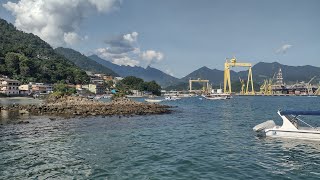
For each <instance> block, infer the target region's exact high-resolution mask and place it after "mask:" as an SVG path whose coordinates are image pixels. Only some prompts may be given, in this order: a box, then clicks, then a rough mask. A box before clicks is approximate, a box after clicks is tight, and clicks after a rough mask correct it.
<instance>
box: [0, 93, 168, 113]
mask: <svg viewBox="0 0 320 180" xmlns="http://www.w3.org/2000/svg"><path fill="white" fill-rule="evenodd" d="M0 108H1V110H19V112H20V113H21V114H24V113H29V114H31V115H54V116H83V117H85V116H98V115H100V116H112V115H147V114H164V113H170V112H171V110H170V106H165V105H159V104H146V103H141V102H136V101H132V100H130V99H126V98H119V99H116V100H113V101H112V102H108V103H105V102H100V101H95V100H89V99H87V98H84V97H73V96H63V97H53V96H51V97H49V98H48V99H47V100H46V101H45V102H44V103H42V104H40V105H11V106H6V107H4V106H1V107H0Z"/></svg>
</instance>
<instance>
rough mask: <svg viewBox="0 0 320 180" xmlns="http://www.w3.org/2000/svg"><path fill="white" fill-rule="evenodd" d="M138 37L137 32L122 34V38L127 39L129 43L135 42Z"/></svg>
mask: <svg viewBox="0 0 320 180" xmlns="http://www.w3.org/2000/svg"><path fill="white" fill-rule="evenodd" d="M137 38H138V33H137V32H132V33H131V34H125V35H123V39H124V40H127V41H129V42H130V43H132V42H136V41H137Z"/></svg>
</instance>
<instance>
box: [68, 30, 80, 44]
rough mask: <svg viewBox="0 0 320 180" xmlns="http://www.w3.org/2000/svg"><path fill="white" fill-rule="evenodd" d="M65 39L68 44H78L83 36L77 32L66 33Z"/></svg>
mask: <svg viewBox="0 0 320 180" xmlns="http://www.w3.org/2000/svg"><path fill="white" fill-rule="evenodd" d="M63 39H64V41H65V42H66V43H67V44H70V45H74V44H77V43H78V42H79V41H81V40H82V38H81V37H80V36H79V35H78V34H77V33H75V32H69V33H64V38H63Z"/></svg>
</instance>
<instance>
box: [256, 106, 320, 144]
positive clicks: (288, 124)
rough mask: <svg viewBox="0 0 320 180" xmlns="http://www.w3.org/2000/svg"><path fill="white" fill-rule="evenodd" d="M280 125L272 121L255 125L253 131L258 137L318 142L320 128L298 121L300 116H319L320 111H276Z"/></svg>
mask: <svg viewBox="0 0 320 180" xmlns="http://www.w3.org/2000/svg"><path fill="white" fill-rule="evenodd" d="M278 114H279V116H280V117H281V118H282V122H283V123H282V125H281V126H277V125H276V124H275V123H274V121H273V120H268V121H266V122H264V123H261V124H258V125H256V126H255V127H254V128H253V130H254V131H255V132H256V133H257V135H258V136H267V137H282V138H294V139H307V140H320V127H313V126H311V125H310V124H308V123H306V122H305V121H304V120H302V119H300V116H320V111H280V110H279V111H278Z"/></svg>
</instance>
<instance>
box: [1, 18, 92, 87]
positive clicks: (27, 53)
mask: <svg viewBox="0 0 320 180" xmlns="http://www.w3.org/2000/svg"><path fill="white" fill-rule="evenodd" d="M0 74H2V75H7V76H9V77H11V78H14V79H18V80H20V81H22V82H30V81H31V82H44V83H54V82H58V81H66V82H69V83H82V82H86V81H88V80H89V78H88V76H87V75H86V73H85V71H83V70H81V69H80V68H78V67H77V66H75V65H74V64H73V63H72V62H70V61H69V60H67V59H66V58H65V57H63V56H61V55H59V54H57V53H56V52H55V51H54V50H53V49H52V47H51V46H50V45H49V44H48V43H46V42H45V41H43V40H41V39H40V38H39V37H38V36H35V35H33V34H31V33H24V32H22V31H19V30H17V29H16V28H15V27H14V26H13V25H12V24H9V23H7V22H6V21H5V20H3V19H0Z"/></svg>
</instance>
